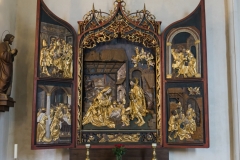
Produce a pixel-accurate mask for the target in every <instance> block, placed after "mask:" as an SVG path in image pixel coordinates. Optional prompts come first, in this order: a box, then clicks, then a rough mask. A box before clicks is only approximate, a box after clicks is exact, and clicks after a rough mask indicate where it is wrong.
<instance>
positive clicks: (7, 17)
mask: <svg viewBox="0 0 240 160" xmlns="http://www.w3.org/2000/svg"><path fill="white" fill-rule="evenodd" d="M16 6H17V3H16V1H15V0H0V36H1V38H2V39H3V38H4V35H5V34H7V33H9V32H10V33H11V34H15V28H16V27H15V25H16ZM6 30H8V31H9V32H8V31H6ZM2 34H3V37H2ZM2 39H0V41H1V42H2ZM14 47H15V46H13V48H14ZM13 96H14V94H13ZM13 116H14V111H13V108H10V111H9V112H6V113H2V112H0V159H2V160H7V150H8V147H7V146H8V145H7V144H8V135H9V126H14V120H13V121H12V122H9V119H12V117H13Z"/></svg>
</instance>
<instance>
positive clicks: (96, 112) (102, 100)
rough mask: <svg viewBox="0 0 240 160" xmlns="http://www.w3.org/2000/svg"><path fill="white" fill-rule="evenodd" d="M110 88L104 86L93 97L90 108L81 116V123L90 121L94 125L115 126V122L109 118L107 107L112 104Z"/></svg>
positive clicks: (84, 123)
mask: <svg viewBox="0 0 240 160" xmlns="http://www.w3.org/2000/svg"><path fill="white" fill-rule="evenodd" d="M111 91H112V90H111V88H110V87H105V88H104V89H102V90H101V91H100V92H99V93H98V95H97V96H96V97H95V98H94V100H93V102H92V104H91V106H90V108H89V109H88V111H87V113H86V114H85V116H84V117H83V122H82V124H83V125H86V124H88V123H91V124H92V125H94V126H97V127H102V126H107V127H109V128H115V123H114V122H113V121H111V120H110V119H109V116H110V115H109V111H108V110H109V107H110V106H111V104H112V102H111V101H112V96H111Z"/></svg>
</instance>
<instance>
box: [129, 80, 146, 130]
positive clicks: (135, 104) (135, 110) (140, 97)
mask: <svg viewBox="0 0 240 160" xmlns="http://www.w3.org/2000/svg"><path fill="white" fill-rule="evenodd" d="M130 85H131V86H132V89H131V90H130V93H129V98H130V105H129V107H128V108H127V109H126V110H127V111H128V110H130V115H131V116H130V117H131V120H133V119H134V118H137V120H138V121H137V122H136V124H137V125H138V126H142V125H143V124H144V123H145V121H144V119H143V117H145V116H146V114H147V113H148V111H147V109H146V108H147V106H146V100H145V95H144V92H143V89H142V88H141V87H140V86H138V80H137V79H134V80H131V81H130Z"/></svg>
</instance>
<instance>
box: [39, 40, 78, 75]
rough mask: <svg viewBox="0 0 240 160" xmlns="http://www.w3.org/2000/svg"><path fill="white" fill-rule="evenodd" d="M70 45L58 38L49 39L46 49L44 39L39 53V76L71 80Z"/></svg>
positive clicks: (71, 53) (71, 50) (71, 52)
mask: <svg viewBox="0 0 240 160" xmlns="http://www.w3.org/2000/svg"><path fill="white" fill-rule="evenodd" d="M72 56H73V49H72V45H70V44H68V43H66V41H65V40H63V39H60V38H55V37H52V38H51V42H50V46H49V47H48V45H47V42H46V40H45V39H43V41H42V48H41V51H40V68H41V69H40V70H41V76H47V77H51V76H53V77H63V78H72V73H73V71H72Z"/></svg>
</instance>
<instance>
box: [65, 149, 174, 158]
mask: <svg viewBox="0 0 240 160" xmlns="http://www.w3.org/2000/svg"><path fill="white" fill-rule="evenodd" d="M69 152H70V160H85V158H86V149H70V150H69ZM89 153H90V160H115V159H116V157H115V156H114V155H113V152H112V149H110V148H107V149H103V148H101V149H90V150H89ZM156 153H157V159H158V160H169V150H168V149H163V148H157V149H156ZM122 159H123V160H151V159H152V149H151V148H145V149H144V148H141V149H139V148H136V149H130V148H129V149H127V151H126V154H125V155H124V156H123V157H122Z"/></svg>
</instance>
